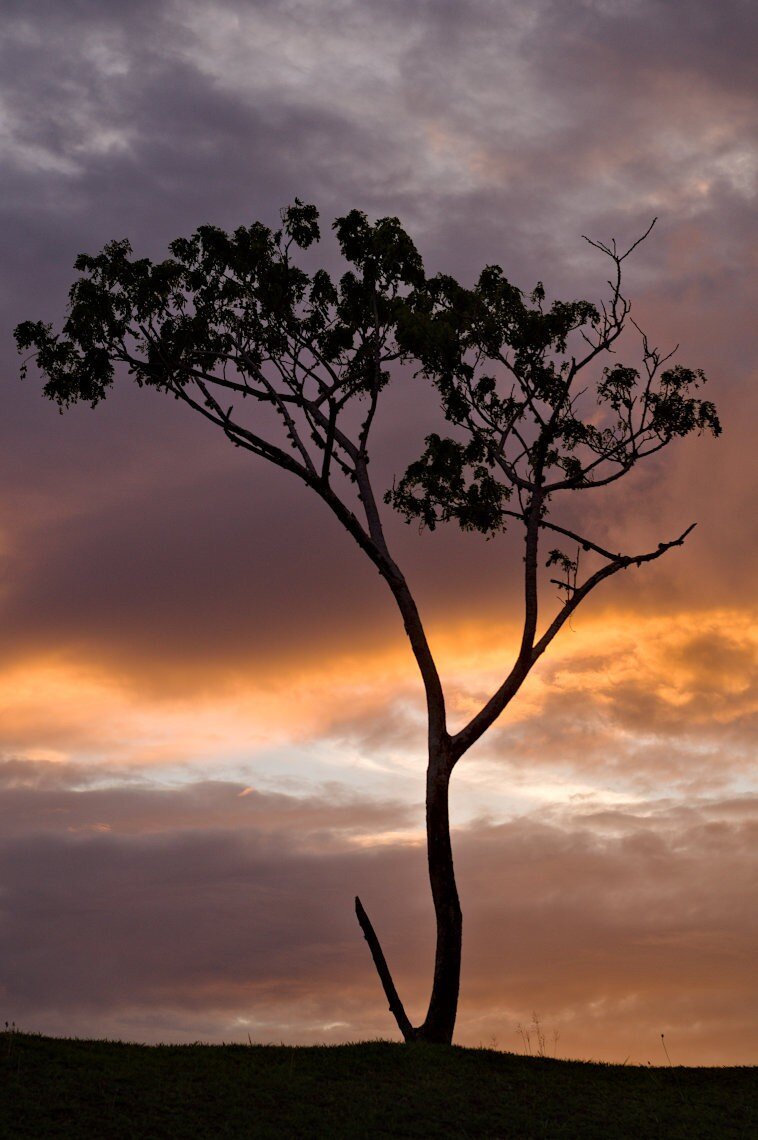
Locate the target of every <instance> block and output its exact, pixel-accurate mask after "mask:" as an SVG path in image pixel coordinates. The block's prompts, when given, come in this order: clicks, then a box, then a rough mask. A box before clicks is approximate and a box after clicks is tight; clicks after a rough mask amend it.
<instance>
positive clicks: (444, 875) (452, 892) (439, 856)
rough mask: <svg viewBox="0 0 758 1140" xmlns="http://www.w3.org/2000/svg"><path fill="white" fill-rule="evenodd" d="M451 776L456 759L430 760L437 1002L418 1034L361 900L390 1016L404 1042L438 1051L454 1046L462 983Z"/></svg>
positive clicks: (430, 853) (439, 756) (440, 755)
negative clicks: (436, 1047)
mask: <svg viewBox="0 0 758 1140" xmlns="http://www.w3.org/2000/svg"><path fill="white" fill-rule="evenodd" d="M450 770H451V764H450V759H449V756H448V755H447V753H446V752H444V751H440V752H439V753H434V754H432V755H431V756H430V759H429V767H428V769H427V777H426V841H427V858H428V864H429V882H430V884H431V888H432V899H433V902H434V915H435V919H436V926H437V941H436V949H435V955H434V982H433V984H432V996H431V998H430V1000H429V1008H428V1010H427V1014H426V1018H425V1019H424V1022H423V1024H422V1025H420V1026H418V1027H417V1028H414V1027H413V1026H412V1025H411V1023H410V1021H409V1020H408V1017H407V1015H406V1013H405V1010H404V1008H403V1004H402V1002H401V1001H400V998H399V997H398V994H397V990H396V989H395V985H394V982H393V981H392V976H391V974H390V971H389V967H388V966H387V962H386V960H385V957H384V954H383V953H382V949H381V946H380V945H379V939H378V938H377V936H376V933H375V932H374V928H373V926H372V925H371V922H370V920H369V917H368V915H367V914H366V912H365V910H364V909H363V906H362V905H361V901H360V899H358V898H356V900H355V911H356V914H357V916H358V922H359V923H360V925H361V929H362V930H363V933H364V936H365V938H366V941H367V942H368V945H369V949H370V950H371V956H372V958H373V960H374V965H375V966H376V969H377V973H378V974H379V978H380V980H381V983H382V986H383V988H384V992H385V995H386V997H387V1000H388V1003H389V1008H390V1011H391V1012H392V1014H393V1016H394V1018H395V1020H396V1022H397V1024H398V1026H399V1028H400V1031H401V1033H402V1034H403V1037H404V1039H405V1040H406V1041H427V1042H430V1043H433V1044H436V1045H450V1044H451V1042H452V1040H453V1030H454V1029H455V1018H456V1013H457V1011H458V990H459V988H460V977H461V943H462V933H463V918H462V915H461V907H460V903H459V901H458V890H457V888H456V885H455V872H454V869H453V852H452V847H451V845H450V817H449V812H448V788H449V784H450Z"/></svg>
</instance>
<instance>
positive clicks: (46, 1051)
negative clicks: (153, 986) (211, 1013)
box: [0, 1032, 758, 1140]
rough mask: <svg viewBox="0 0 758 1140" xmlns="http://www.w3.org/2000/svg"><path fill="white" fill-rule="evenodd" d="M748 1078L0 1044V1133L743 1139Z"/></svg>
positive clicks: (535, 1064)
mask: <svg viewBox="0 0 758 1140" xmlns="http://www.w3.org/2000/svg"><path fill="white" fill-rule="evenodd" d="M757 1072H758V1070H756V1069H755V1068H724V1069H685V1068H655V1069H653V1068H644V1067H625V1066H621V1065H600V1064H590V1063H588V1062H582V1061H555V1060H550V1059H542V1058H533V1057H522V1056H516V1055H514V1054H508V1053H495V1052H492V1051H490V1050H486V1049H461V1048H457V1047H455V1046H453V1047H451V1048H447V1047H444V1046H428V1045H427V1046H424V1045H413V1046H408V1045H395V1044H390V1043H388V1042H381V1041H378V1042H368V1043H366V1044H361V1045H338V1046H331V1047H326V1046H321V1047H312V1048H290V1047H287V1046H274V1045H253V1046H246V1045H180V1046H170V1045H158V1046H144V1045H125V1044H121V1043H119V1042H109V1041H79V1040H66V1039H64V1040H60V1039H56V1038H49V1037H41V1036H37V1035H30V1034H23V1033H18V1032H15V1033H0V1137H2V1138H3V1140H6V1138H7V1140H16V1138H17V1137H18V1138H23V1137H34V1138H35V1140H42V1138H44V1140H47V1137H60V1136H65V1137H88V1138H89V1137H96V1138H98V1140H100V1138H102V1140H110V1138H111V1137H129V1138H134V1140H160V1138H163V1137H166V1138H168V1137H172V1138H173V1137H193V1138H194V1137H212V1138H214V1140H215V1138H217V1137H277V1140H281V1138H286V1140H289V1138H291V1137H324V1138H326V1140H331V1138H332V1137H371V1138H372V1140H373V1138H374V1137H382V1136H385V1137H406V1136H415V1137H420V1138H423V1140H428V1138H429V1137H435V1136H448V1137H461V1138H462V1140H465V1138H468V1137H474V1136H479V1137H482V1136H483V1137H492V1138H496V1137H503V1138H506V1137H513V1138H514V1140H515V1138H518V1140H529V1138H531V1137H549V1138H550V1140H554V1138H561V1137H582V1138H584V1137H589V1138H592V1137H597V1138H598V1140H600V1138H602V1140H615V1138H619V1137H623V1138H625V1140H626V1138H629V1137H633V1138H634V1140H645V1138H648V1137H649V1138H653V1137H656V1138H657V1137H660V1138H661V1140H678V1138H679V1137H681V1138H685V1137H686V1138H687V1140H694V1138H696V1137H716V1138H719V1140H721V1138H722V1137H742V1138H744V1140H752V1138H753V1137H756V1136H758V1079H757V1078H756V1073H757Z"/></svg>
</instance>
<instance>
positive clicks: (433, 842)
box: [415, 755, 463, 1045]
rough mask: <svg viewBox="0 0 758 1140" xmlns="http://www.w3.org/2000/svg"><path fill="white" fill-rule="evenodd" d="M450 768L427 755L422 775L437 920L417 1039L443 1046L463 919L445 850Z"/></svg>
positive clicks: (450, 1020)
mask: <svg viewBox="0 0 758 1140" xmlns="http://www.w3.org/2000/svg"><path fill="white" fill-rule="evenodd" d="M449 784H450V765H449V763H448V758H447V757H446V756H444V755H443V756H432V757H430V760H429V767H428V769H427V776H426V842H427V857H428V861H429V882H430V884H431V888H432V899H433V901H434V915H435V918H436V922H437V944H436V950H435V955H434V983H433V985H432V996H431V998H430V1000H429V1009H428V1010H427V1014H426V1018H425V1020H424V1023H423V1025H420V1026H419V1028H418V1029H417V1030H416V1033H415V1038H416V1040H417V1041H429V1042H434V1043H436V1044H442V1045H449V1044H450V1043H451V1042H452V1040H453V1030H454V1028H455V1017H456V1013H457V1011H458V990H459V988H460V979H461V943H462V935H463V916H462V915H461V907H460V903H459V901H458V890H457V888H456V885H455V871H454V868H453V851H452V847H451V846H450V816H449V812H448V788H449Z"/></svg>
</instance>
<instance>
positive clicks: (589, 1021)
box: [0, 767, 755, 1063]
mask: <svg viewBox="0 0 758 1140" xmlns="http://www.w3.org/2000/svg"><path fill="white" fill-rule="evenodd" d="M39 771H40V774H41V775H43V776H44V773H45V769H44V767H43V768H42V769H40V770H39ZM8 775H9V772H8V770H7V769H6V770H5V777H6V779H7V778H8ZM72 775H74V774H73V773H72ZM15 778H16V777H15V776H12V779H15ZM240 791H241V789H240V787H239V786H238V785H237V786H235V785H231V784H224V783H223V782H218V783H216V784H207V783H206V784H198V785H191V786H188V787H185V788H182V789H174V790H165V789H164V790H160V789H156V788H149V787H146V786H145V787H141V788H130V787H122V788H118V787H112V788H109V789H108V788H104V789H89V790H87V789H86V788H84V789H82V790H78V791H77V790H68V788H67V787H66V781H61V784H60V785H59V787H58V789H57V790H56V789H55V787H52V788H51V787H49V786H47V785H46V784H45V783H44V780H42V782H41V784H38V785H37V786H36V787H29V786H27V787H25V788H18V787H15V788H12V789H11V793H10V798H8V799H6V798H5V797H6V796H7V795H8V793H7V792H6V793H5V794H4V800H3V804H4V808H3V810H4V814H5V818H6V820H10V819H12V818H14V817H16V816H17V814H18V812H19V810H20V811H21V813H22V815H23V816H24V817H25V823H24V826H19V825H17V826H16V827H15V828H12V829H11V830H8V829H7V828H5V827H4V828H3V839H2V843H1V847H2V866H3V872H2V896H1V899H2V902H1V904H0V905H1V906H2V911H3V933H2V935H1V936H0V938H1V939H2V948H3V953H2V960H3V963H4V966H3V975H2V979H1V984H2V997H3V1007H4V1009H5V1010H6V1015H7V1016H9V1017H12V1018H13V1019H14V1020H15V1021H16V1022H17V1024H21V1025H23V1027H24V1028H29V1029H40V1030H50V1029H51V1028H52V1029H58V1030H62V1029H65V1028H66V1027H68V1029H67V1030H66V1031H70V1030H71V1027H72V1026H73V1027H75V1028H76V1029H78V1028H79V1027H80V1026H85V1025H86V1027H87V1028H86V1032H88V1033H97V1032H100V1031H103V1032H104V1031H105V1027H107V1031H108V1032H116V1033H117V1034H118V1035H120V1036H129V1037H137V1038H142V1039H149V1040H155V1039H173V1040H187V1039H193V1038H196V1037H198V1036H201V1035H202V1036H205V1037H209V1038H213V1039H221V1038H224V1037H225V1038H226V1039H229V1038H230V1037H236V1039H242V1040H244V1039H246V1034H247V1032H251V1036H253V1037H254V1039H264V1040H265V1039H266V1034H267V1033H269V1034H273V1032H274V1027H277V1028H276V1036H277V1038H278V1037H282V1038H283V1039H285V1040H314V1039H328V1040H349V1039H354V1038H355V1037H361V1036H366V1035H367V1034H370V1033H374V1032H375V1033H381V1034H383V1035H389V1034H390V1032H391V1031H392V1026H391V1024H390V1022H389V1021H388V1015H387V1014H386V1010H384V1003H383V1001H382V999H381V994H380V992H379V991H378V983H377V982H376V981H375V979H374V977H373V972H372V966H371V963H370V959H369V956H368V954H367V953H366V951H365V946H364V945H363V940H362V939H361V937H360V932H359V930H358V928H357V925H356V924H355V921H354V916H353V914H352V896H353V894H355V893H356V892H360V894H361V897H362V899H363V901H364V904H365V905H366V907H367V909H368V910H369V912H370V914H371V915H372V920H373V921H374V922H375V924H376V926H377V929H378V930H379V931H380V934H381V936H382V940H383V943H384V945H385V951H386V953H387V955H388V958H389V960H390V961H391V962H392V965H393V969H394V971H395V972H396V978H397V982H398V986H399V988H400V991H401V993H402V994H403V995H404V997H405V1000H406V1002H407V1004H408V1007H409V1008H411V1009H413V1011H414V1013H413V1016H414V1017H415V1016H421V1009H422V1005H423V1001H424V995H425V994H426V992H427V989H428V984H429V976H428V971H429V968H430V962H431V928H430V914H429V911H430V904H429V900H428V897H427V896H428V887H427V884H426V882H425V866H424V864H425V859H424V853H423V847H418V846H416V845H415V843H413V842H410V843H409V842H407V841H406V842H398V841H395V842H393V843H387V842H380V839H379V833H380V832H381V830H382V829H383V828H387V827H389V828H396V827H397V826H398V825H399V824H400V825H402V824H404V823H407V822H408V813H407V810H406V809H403V808H402V807H401V806H400V805H398V804H396V803H386V804H384V805H378V804H375V803H366V802H363V803H362V802H360V801H359V800H357V799H356V798H355V796H353V795H351V794H350V793H349V792H347V791H340V789H331V791H330V792H326V793H324V794H322V795H321V796H318V797H312V798H309V799H305V800H304V799H297V798H295V797H286V796H270V795H261V794H257V793H254V794H251V795H248V796H242V797H241V796H240ZM33 816H34V818H33ZM86 820H91V821H101V823H102V821H110V822H109V824H108V827H109V829H108V830H106V829H105V827H104V826H98V825H97V823H93V825H92V826H91V827H89V828H88V827H87V826H85V824H84V821H86ZM4 823H5V820H4ZM754 829H755V802H754V800H753V801H751V800H749V799H747V798H742V799H738V800H731V801H718V800H710V801H703V800H701V801H697V802H693V803H689V804H684V803H682V804H678V805H677V804H674V803H669V804H666V803H661V804H656V803H647V804H638V805H636V806H635V807H634V808H632V809H629V808H623V807H619V808H618V809H615V810H605V811H604V812H602V813H596V812H582V811H564V812H563V813H561V814H560V815H558V816H555V815H553V816H552V817H551V816H550V814H548V815H546V816H543V817H540V816H539V815H534V816H531V817H522V818H520V819H519V818H517V819H514V820H513V821H510V822H508V823H505V824H501V825H497V826H493V825H492V824H489V823H487V822H486V821H483V820H480V821H477V822H476V823H475V824H472V825H471V826H469V827H467V828H463V829H459V830H458V832H457V834H456V836H455V847H456V852H457V856H456V857H457V863H458V868H459V880H460V887H461V893H462V898H463V905H464V913H465V915H466V927H465V930H466V934H465V974H464V984H463V1001H462V1008H461V1018H460V1033H459V1040H461V1041H462V1042H465V1043H469V1044H476V1043H478V1042H479V1041H485V1042H487V1041H489V1039H490V1037H491V1036H493V1035H494V1036H496V1037H498V1038H499V1040H500V1043H501V1045H502V1046H503V1047H508V1048H516V1047H517V1045H518V1040H517V1038H516V1032H515V1031H516V1025H517V1023H518V1022H519V1021H522V1022H524V1021H527V1020H528V1019H529V1017H530V1014H531V1010H532V1009H533V1008H534V1009H537V1010H538V1011H540V1012H541V1015H542V1017H543V1019H544V1021H545V1023H546V1025H547V1026H548V1030H549V1031H552V1028H553V1027H555V1028H557V1029H558V1031H559V1033H560V1040H561V1048H562V1049H564V1050H566V1051H567V1052H568V1054H569V1055H585V1056H596V1057H598V1056H602V1057H605V1058H613V1059H616V1060H623V1059H624V1056H627V1055H630V1054H631V1055H632V1059H633V1060H638V1061H643V1062H644V1061H645V1060H646V1059H648V1058H647V1056H646V1052H645V1051H646V1050H651V1049H652V1048H653V1043H654V1042H655V1041H657V1040H658V1037H659V1033H660V1032H661V1031H665V1032H666V1033H667V1040H668V1042H669V1044H670V1045H671V1044H672V1041H674V1042H675V1046H674V1047H675V1048H676V1049H677V1060H682V1061H684V1060H687V1059H693V1058H696V1057H700V1058H701V1060H702V1059H703V1058H706V1059H707V1060H709V1061H711V1062H716V1063H721V1062H726V1061H730V1060H731V1061H740V1060H742V1061H743V1062H744V1061H747V1060H748V1059H749V1058H750V1048H751V1040H750V1036H749V1031H748V1027H747V1026H746V1025H745V1023H744V1015H743V1010H742V1009H741V1003H743V1002H744V1001H745V1000H747V996H748V994H749V992H750V988H751V981H750V949H749V948H750V945H751V940H752V939H753V938H754V935H755V930H754V923H753V919H752V917H751V915H752V908H751V907H750V906H749V905H748V901H747V900H748V899H749V898H750V897H751V889H752V886H751V884H752V881H753V874H754V867H753V866H752V859H753V855H752V854H751V852H753V851H754V845H753V839H754V834H753V833H754ZM361 835H363V836H364V837H365V839H363V840H361ZM371 835H373V836H374V839H373V840H371V841H370V842H366V839H368V837H369V836H371ZM359 840H360V841H359ZM335 1023H341V1024H336V1025H335ZM743 1034H745V1035H744V1036H743ZM261 1035H262V1037H261ZM656 1059H657V1058H656Z"/></svg>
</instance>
